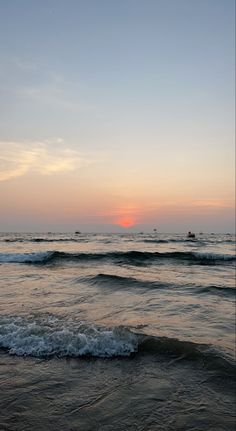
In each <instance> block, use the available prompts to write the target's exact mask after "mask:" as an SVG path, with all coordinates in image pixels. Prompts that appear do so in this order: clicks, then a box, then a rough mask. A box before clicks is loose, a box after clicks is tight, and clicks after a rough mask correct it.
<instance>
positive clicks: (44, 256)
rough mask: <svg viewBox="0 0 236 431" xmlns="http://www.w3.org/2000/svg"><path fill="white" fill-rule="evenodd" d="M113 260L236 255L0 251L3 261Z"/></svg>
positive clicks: (210, 259)
mask: <svg viewBox="0 0 236 431" xmlns="http://www.w3.org/2000/svg"><path fill="white" fill-rule="evenodd" d="M104 259H106V260H107V259H108V260H112V261H114V262H115V263H120V264H122V263H128V264H133V265H137V264H138V265H140V264H144V265H147V264H148V263H153V262H155V261H158V260H163V259H168V260H170V259H171V260H175V261H178V262H181V261H183V262H188V263H189V264H200V265H216V264H222V263H227V262H233V261H235V260H236V256H235V255H231V254H217V253H200V252H184V251H173V252H149V251H144V252H143V251H135V250H133V251H126V252H121V251H117V252H104V253H67V252H62V251H45V252H35V253H0V262H1V263H40V264H48V263H53V262H58V261H63V260H64V261H81V260H83V261H94V260H104Z"/></svg>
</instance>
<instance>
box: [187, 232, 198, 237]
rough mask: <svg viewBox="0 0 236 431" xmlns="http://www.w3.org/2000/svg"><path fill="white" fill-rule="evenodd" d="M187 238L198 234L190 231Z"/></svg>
mask: <svg viewBox="0 0 236 431" xmlns="http://www.w3.org/2000/svg"><path fill="white" fill-rule="evenodd" d="M187 238H196V235H195V233H193V232H191V231H189V232H188V235H187Z"/></svg>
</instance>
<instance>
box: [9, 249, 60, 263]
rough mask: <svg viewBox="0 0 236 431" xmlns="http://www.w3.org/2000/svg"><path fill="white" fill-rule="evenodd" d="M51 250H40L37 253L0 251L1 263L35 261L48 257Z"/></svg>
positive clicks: (51, 252)
mask: <svg viewBox="0 0 236 431" xmlns="http://www.w3.org/2000/svg"><path fill="white" fill-rule="evenodd" d="M53 253H54V252H53V251H42V252H37V253H0V262H1V263H31V262H32V263H34V262H35V263H36V262H43V261H44V260H46V259H48V258H50V256H51V255H52V254H53Z"/></svg>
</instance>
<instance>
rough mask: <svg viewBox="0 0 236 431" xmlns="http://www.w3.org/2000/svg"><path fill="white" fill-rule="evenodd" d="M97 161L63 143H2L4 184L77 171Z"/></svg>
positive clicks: (0, 167) (0, 157)
mask: <svg viewBox="0 0 236 431" xmlns="http://www.w3.org/2000/svg"><path fill="white" fill-rule="evenodd" d="M93 162H94V159H93V158H92V157H91V156H90V157H88V156H86V155H82V154H80V153H79V152H78V151H76V150H72V149H71V148H68V147H67V146H66V145H65V143H64V142H63V140H61V139H57V140H54V141H44V142H30V143H29V142H28V143H22V142H1V141H0V181H6V180H9V179H11V178H16V177H21V176H23V175H26V174H27V173H30V172H34V173H37V174H41V175H52V174H55V173H62V172H69V171H74V170H76V169H78V168H81V167H83V166H87V165H89V164H91V163H93Z"/></svg>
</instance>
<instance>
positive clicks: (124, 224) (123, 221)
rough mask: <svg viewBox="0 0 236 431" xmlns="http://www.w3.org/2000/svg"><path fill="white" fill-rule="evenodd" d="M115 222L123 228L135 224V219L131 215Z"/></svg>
mask: <svg viewBox="0 0 236 431" xmlns="http://www.w3.org/2000/svg"><path fill="white" fill-rule="evenodd" d="M115 224H118V225H119V226H122V227H124V228H128V227H132V226H134V225H135V224H136V222H135V219H134V218H133V217H122V218H120V219H119V220H117V222H116V223H115Z"/></svg>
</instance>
